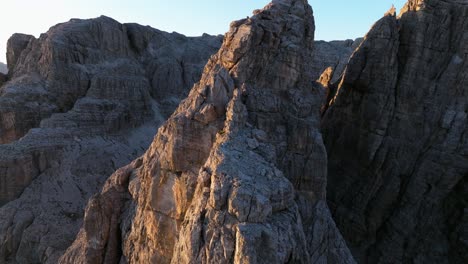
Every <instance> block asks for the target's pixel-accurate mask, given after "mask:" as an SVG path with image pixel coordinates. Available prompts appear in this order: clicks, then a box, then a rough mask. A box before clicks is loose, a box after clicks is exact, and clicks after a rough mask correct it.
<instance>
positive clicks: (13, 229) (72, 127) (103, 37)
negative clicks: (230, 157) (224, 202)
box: [0, 17, 222, 263]
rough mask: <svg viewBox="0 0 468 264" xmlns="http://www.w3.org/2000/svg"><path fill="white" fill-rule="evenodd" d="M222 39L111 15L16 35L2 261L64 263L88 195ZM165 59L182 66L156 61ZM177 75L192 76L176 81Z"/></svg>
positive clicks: (8, 104) (0, 211)
mask: <svg viewBox="0 0 468 264" xmlns="http://www.w3.org/2000/svg"><path fill="white" fill-rule="evenodd" d="M221 39H222V38H221V37H212V36H207V35H206V36H203V37H200V38H187V37H184V36H182V35H179V34H169V33H165V32H161V31H158V30H156V29H152V28H150V27H142V26H139V25H135V24H125V25H122V24H120V23H118V22H116V21H115V20H112V19H110V18H106V17H100V18H97V19H91V20H76V19H74V20H71V21H70V22H67V23H64V24H60V25H57V26H55V27H53V28H51V30H50V31H49V32H48V33H46V34H43V35H42V36H41V37H40V38H39V39H35V38H33V37H31V36H25V35H19V34H16V35H14V36H13V37H12V38H11V39H10V42H9V61H11V62H12V63H11V64H9V67H11V68H10V72H9V76H8V77H9V78H8V79H9V80H8V82H7V83H5V84H4V85H3V86H2V87H1V88H0V122H1V125H0V138H2V141H1V142H2V143H10V144H3V145H0V206H1V207H0V262H1V263H56V262H57V260H58V258H59V257H60V256H61V255H62V254H63V251H64V250H65V249H66V248H67V247H68V246H69V245H70V244H71V242H72V241H73V239H74V238H75V237H76V234H77V233H78V231H79V227H80V226H81V224H82V219H83V213H82V212H83V208H84V206H85V203H86V202H87V200H88V199H89V197H91V196H92V195H93V194H95V193H96V192H98V191H99V190H100V189H101V186H102V185H103V183H104V182H105V180H106V179H107V177H108V176H109V175H110V174H112V172H114V171H115V170H116V169H117V168H119V167H121V166H123V165H125V164H128V163H129V162H131V161H132V160H133V159H135V158H136V157H138V156H139V155H141V154H142V153H143V152H144V151H145V150H146V149H147V147H148V146H149V144H150V143H151V140H152V138H153V136H154V133H155V131H156V130H157V127H158V126H159V124H161V123H162V122H163V121H164V120H165V118H166V117H167V115H166V113H168V112H171V111H173V110H174V108H175V104H176V103H177V102H178V101H180V99H181V98H183V97H185V96H186V94H187V93H188V91H189V89H190V87H191V86H192V85H193V83H194V80H196V79H198V78H200V76H201V72H202V70H203V65H204V64H205V63H206V61H207V60H208V58H209V56H211V54H212V53H214V52H215V51H216V50H217V49H218V48H219V46H220V45H221ZM166 63H172V64H173V65H177V66H174V67H172V68H168V69H165V70H164V73H160V71H162V70H161V68H158V67H155V66H154V65H163V64H166ZM161 74H165V75H170V76H172V77H170V78H169V77H168V78H166V79H161V78H157V76H160V75H161ZM155 76H156V77H155ZM171 78H173V79H176V80H180V79H183V80H184V81H183V82H179V84H180V86H179V87H178V90H174V89H173V87H172V81H173V79H171ZM158 94H165V95H167V96H166V97H165V98H166V99H170V100H169V102H167V103H166V102H165V101H164V100H163V99H161V97H159V96H158ZM28 131H29V132H28ZM18 139H19V140H18Z"/></svg>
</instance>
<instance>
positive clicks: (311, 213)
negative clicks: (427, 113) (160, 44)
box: [60, 0, 354, 263]
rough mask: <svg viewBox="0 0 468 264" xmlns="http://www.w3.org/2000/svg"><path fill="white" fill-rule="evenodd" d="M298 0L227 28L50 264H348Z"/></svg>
mask: <svg viewBox="0 0 468 264" xmlns="http://www.w3.org/2000/svg"><path fill="white" fill-rule="evenodd" d="M313 34H314V21H313V15H312V9H311V8H310V6H309V5H308V4H307V1H305V0H283V1H278V0H275V1H273V2H272V3H271V4H269V5H267V6H266V7H265V8H264V9H262V10H256V11H254V16H252V17H250V18H247V19H243V20H239V21H235V22H233V23H232V24H231V27H230V30H229V32H228V33H227V34H226V35H225V38H224V42H223V45H222V47H221V49H220V50H219V52H218V53H217V54H216V55H214V56H212V57H211V59H210V60H209V62H208V64H207V65H206V67H205V70H204V72H203V75H202V77H201V80H200V82H198V83H197V84H195V86H194V87H193V89H192V90H191V92H190V94H189V96H188V97H187V99H185V100H184V101H183V102H182V103H181V104H180V105H179V107H178V108H177V110H176V111H175V112H174V113H173V114H172V116H171V117H170V118H169V120H168V121H167V122H166V123H165V124H164V125H163V126H162V127H161V128H160V129H159V130H158V134H157V135H156V137H155V139H154V141H153V143H152V145H151V147H150V148H149V150H148V151H147V152H146V153H145V154H144V155H143V156H142V157H141V158H139V159H137V160H135V161H134V162H132V163H131V164H130V165H128V166H126V167H124V168H122V169H119V170H118V171H117V172H116V173H114V174H113V175H112V176H111V177H110V178H109V179H108V181H107V182H106V185H105V187H104V189H103V191H102V192H101V194H99V195H97V196H94V197H93V198H92V199H91V200H90V202H89V203H88V206H87V208H86V211H85V219H84V224H83V226H82V228H81V230H80V233H79V235H78V237H77V239H76V240H75V242H74V243H73V245H72V246H71V247H70V248H69V249H68V250H67V252H66V254H65V255H64V256H62V258H61V259H60V263H118V262H120V263H286V262H291V263H354V260H353V258H352V256H351V254H350V252H349V250H348V248H347V247H346V244H345V243H344V241H343V239H342V237H341V235H340V233H339V231H338V230H337V228H336V226H335V224H334V222H333V220H332V218H331V215H330V212H329V210H328V207H327V205H326V202H325V197H326V192H325V189H326V176H327V167H326V164H327V155H326V151H325V147H324V145H323V142H322V136H321V133H320V131H319V124H320V107H321V105H322V104H323V101H324V98H325V96H324V95H325V92H324V89H323V87H322V86H320V85H318V84H316V83H315V79H314V78H313V74H312V71H311V70H310V69H311V68H312V58H313Z"/></svg>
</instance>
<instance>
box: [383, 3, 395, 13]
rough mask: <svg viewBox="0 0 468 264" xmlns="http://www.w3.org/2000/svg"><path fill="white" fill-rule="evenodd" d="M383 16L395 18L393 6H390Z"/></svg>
mask: <svg viewBox="0 0 468 264" xmlns="http://www.w3.org/2000/svg"><path fill="white" fill-rule="evenodd" d="M384 16H396V8H395V5H393V4H392V7H390V9H389V10H388V11H387V12H386V13H385V15H384Z"/></svg>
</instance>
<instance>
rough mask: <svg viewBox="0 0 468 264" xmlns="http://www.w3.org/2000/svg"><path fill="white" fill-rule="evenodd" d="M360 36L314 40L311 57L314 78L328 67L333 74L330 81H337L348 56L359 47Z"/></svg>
mask: <svg viewBox="0 0 468 264" xmlns="http://www.w3.org/2000/svg"><path fill="white" fill-rule="evenodd" d="M361 42H362V38H358V39H356V40H351V39H348V40H343V41H339V40H336V41H329V42H327V41H315V52H314V56H313V59H312V76H313V78H314V79H315V80H316V79H318V78H319V77H320V75H321V74H322V73H323V72H324V71H325V70H326V69H327V68H328V67H331V69H332V70H333V72H332V73H333V74H332V75H331V76H330V77H331V78H330V82H332V83H334V82H337V81H338V80H339V79H340V78H341V74H342V73H343V71H344V69H345V67H346V65H347V64H348V60H349V57H350V56H351V54H352V53H353V52H354V50H356V49H357V47H359V45H360V44H361Z"/></svg>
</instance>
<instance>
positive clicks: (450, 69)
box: [323, 0, 468, 263]
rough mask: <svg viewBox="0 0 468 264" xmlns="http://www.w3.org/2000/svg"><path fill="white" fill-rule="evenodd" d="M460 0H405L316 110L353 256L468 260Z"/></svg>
mask: <svg viewBox="0 0 468 264" xmlns="http://www.w3.org/2000/svg"><path fill="white" fill-rule="evenodd" d="M467 17H468V3H466V1H434V0H426V1H422V0H419V1H409V2H408V4H407V5H406V6H405V7H404V8H403V10H402V13H401V14H400V15H399V16H398V17H396V16H395V14H391V13H389V14H387V15H386V16H385V17H384V18H382V19H381V20H380V21H378V22H377V23H376V24H375V25H374V27H373V28H372V30H371V31H370V32H369V34H368V35H367V36H366V38H365V40H364V42H363V43H362V44H361V46H360V47H359V49H358V50H357V51H356V52H355V53H354V55H353V56H352V58H351V59H350V62H349V64H348V66H347V69H346V70H345V73H344V77H343V79H342V80H341V83H340V85H339V87H338V93H337V95H336V96H335V98H334V100H333V101H332V105H331V107H330V108H329V110H328V111H327V113H326V115H325V118H324V120H323V133H324V137H325V145H326V146H327V150H328V155H329V157H328V162H329V163H328V167H329V178H328V179H329V182H328V200H329V204H330V207H331V209H332V211H333V215H334V219H335V221H336V222H337V225H338V227H339V228H340V231H341V232H343V235H344V237H345V238H346V240H347V241H348V243H349V245H350V246H351V247H352V249H353V251H354V255H355V256H356V257H357V259H358V260H359V262H361V263H466V262H467V261H468V255H467V252H468V251H467V250H466V249H467V246H468V245H467V241H468V237H467V232H466V230H467V218H468V215H467V212H468V208H467V202H468V201H467V195H466V194H467V176H468V137H467V135H468V133H467V132H468V131H467V126H468V121H467V113H468V96H467V94H468V55H467V54H468V46H467V44H466V43H468V34H467V32H468V24H467V22H466V21H467V20H466V18H467Z"/></svg>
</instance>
